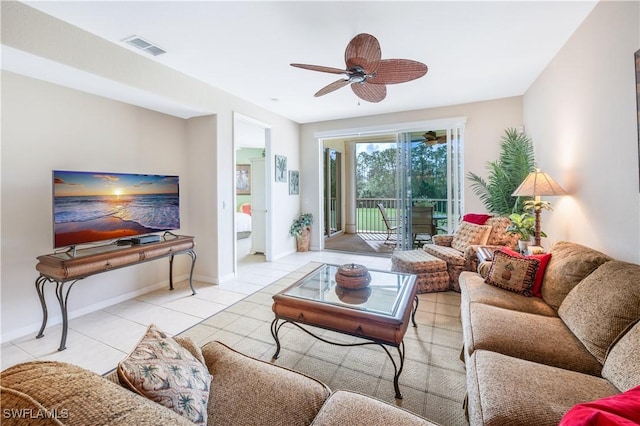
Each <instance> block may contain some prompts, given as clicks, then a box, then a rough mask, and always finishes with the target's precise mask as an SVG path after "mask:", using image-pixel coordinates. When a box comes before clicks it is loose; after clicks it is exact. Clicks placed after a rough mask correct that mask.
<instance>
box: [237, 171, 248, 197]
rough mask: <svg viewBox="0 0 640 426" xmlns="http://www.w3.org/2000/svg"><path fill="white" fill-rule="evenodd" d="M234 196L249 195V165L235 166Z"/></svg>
mask: <svg viewBox="0 0 640 426" xmlns="http://www.w3.org/2000/svg"><path fill="white" fill-rule="evenodd" d="M236 194H237V195H249V194H251V165H250V164H236Z"/></svg>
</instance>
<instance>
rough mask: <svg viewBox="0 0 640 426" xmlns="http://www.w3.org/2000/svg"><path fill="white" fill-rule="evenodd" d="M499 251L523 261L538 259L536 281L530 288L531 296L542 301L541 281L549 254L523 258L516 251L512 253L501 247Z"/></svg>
mask: <svg viewBox="0 0 640 426" xmlns="http://www.w3.org/2000/svg"><path fill="white" fill-rule="evenodd" d="M500 250H502V251H503V252H505V253H507V254H510V255H511V256H520V257H522V258H525V259H538V260H539V261H540V266H538V271H537V272H536V279H535V281H534V282H533V287H531V294H532V295H533V296H535V297H538V298H540V299H542V292H541V291H540V289H541V288H542V281H543V280H544V271H545V270H546V269H547V264H548V263H549V260H550V259H551V253H541V254H532V255H529V256H523V255H521V254H520V253H518V252H517V251H513V250H511V249H510V248H507V247H503V248H501V249H500Z"/></svg>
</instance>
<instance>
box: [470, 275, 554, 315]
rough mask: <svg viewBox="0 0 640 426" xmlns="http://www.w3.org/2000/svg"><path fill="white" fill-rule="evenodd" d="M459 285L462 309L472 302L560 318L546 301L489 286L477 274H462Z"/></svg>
mask: <svg viewBox="0 0 640 426" xmlns="http://www.w3.org/2000/svg"><path fill="white" fill-rule="evenodd" d="M459 283H460V291H461V307H462V308H464V307H465V306H467V305H468V304H469V303H471V302H475V303H485V304H487V305H492V306H498V307H500V308H505V309H511V310H514V311H520V312H528V313H530V314H537V315H546V316H550V317H556V316H558V314H557V312H556V310H555V309H553V308H552V307H551V306H549V305H547V304H546V303H545V302H544V300H542V299H538V298H537V297H526V296H522V295H520V294H516V293H513V292H511V291H506V290H503V289H501V288H498V287H494V286H491V285H487V284H486V283H485V282H484V280H483V279H482V276H480V275H478V274H476V273H475V272H463V273H462V274H460V279H459Z"/></svg>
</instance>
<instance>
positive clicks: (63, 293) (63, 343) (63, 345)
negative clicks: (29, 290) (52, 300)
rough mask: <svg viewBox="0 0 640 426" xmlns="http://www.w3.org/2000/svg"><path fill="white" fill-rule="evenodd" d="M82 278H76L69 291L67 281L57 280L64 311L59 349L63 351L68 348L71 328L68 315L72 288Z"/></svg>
mask: <svg viewBox="0 0 640 426" xmlns="http://www.w3.org/2000/svg"><path fill="white" fill-rule="evenodd" d="M78 281H80V280H75V281H73V282H72V283H71V284H69V287H68V288H67V291H65V290H64V285H65V284H66V283H65V282H59V281H56V297H57V298H58V303H60V312H62V338H61V339H60V347H59V348H58V350H59V351H63V350H65V349H66V348H67V330H68V329H69V319H68V316H67V301H68V299H69V293H71V288H72V287H73V285H74V284H75V283H77V282H78Z"/></svg>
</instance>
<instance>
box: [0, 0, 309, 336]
mask: <svg viewBox="0 0 640 426" xmlns="http://www.w3.org/2000/svg"><path fill="white" fill-rule="evenodd" d="M1 7H2V16H1V18H2V25H1V30H2V44H3V46H8V47H10V48H13V49H18V50H20V51H22V52H25V53H27V54H32V55H36V56H39V57H43V58H46V59H47V60H50V61H53V62H55V63H57V64H60V65H62V66H67V67H71V68H74V69H77V70H80V71H81V72H82V73H89V74H92V75H94V76H96V77H97V79H98V80H100V81H106V80H108V81H112V82H113V83H115V85H116V86H117V87H122V86H123V85H124V86H128V87H130V88H133V89H135V90H141V91H145V92H150V93H153V94H154V96H155V97H156V98H157V99H163V100H164V101H166V102H167V103H171V104H179V105H180V106H184V110H185V111H191V114H192V115H191V116H193V115H199V116H200V117H193V118H190V119H188V120H183V119H180V118H176V117H171V116H168V115H165V114H160V113H156V112H152V111H149V110H146V109H144V108H138V107H133V106H131V105H127V104H123V103H119V102H115V101H110V100H107V99H105V98H101V97H98V96H93V95H87V94H83V93H81V92H78V91H76V90H71V89H66V88H63V87H61V86H56V85H53V84H47V83H42V82H39V81H37V80H34V79H30V78H25V77H19V76H17V75H15V74H12V73H8V72H3V73H2V206H3V208H2V257H1V263H2V283H1V289H2V336H1V340H2V341H6V340H7V339H12V338H14V337H16V336H20V335H24V334H28V333H31V332H34V331H37V329H38V326H39V323H38V321H39V320H40V318H41V312H40V311H39V309H40V308H39V303H38V300H37V297H36V293H35V289H34V286H33V281H34V280H35V278H36V273H35V257H36V256H38V255H40V254H44V253H47V252H50V251H51V242H50V238H51V218H50V215H51V213H50V211H51V207H50V198H51V189H50V188H49V187H48V185H49V184H48V183H46V182H49V180H50V173H51V169H52V168H53V167H54V164H55V167H59V168H75V169H81V170H87V169H99V170H107V171H108V170H112V171H120V170H126V171H133V172H137V171H148V172H150V173H152V172H154V171H155V169H156V168H157V169H158V170H161V171H162V172H164V173H176V174H178V175H180V177H181V191H182V192H183V194H185V195H184V200H183V203H182V209H183V210H184V211H185V214H184V216H183V217H184V219H183V220H184V221H186V224H188V228H185V230H184V233H188V234H192V235H194V236H195V237H196V244H197V251H198V261H197V262H196V271H195V274H196V277H197V278H198V279H200V280H203V281H207V282H221V281H223V280H227V279H230V278H232V277H233V276H234V265H233V250H230V248H231V247H233V242H234V241H235V233H234V231H233V218H234V211H235V208H234V206H233V200H234V193H235V185H234V182H235V180H234V174H235V165H234V162H233V158H234V150H233V113H234V112H239V113H241V114H242V115H244V116H246V117H250V118H252V119H255V120H258V121H260V122H262V123H266V124H267V125H268V126H269V127H270V128H271V132H272V135H273V137H272V146H271V151H272V152H273V153H276V154H280V155H286V156H287V157H288V158H289V161H290V162H289V167H290V168H294V169H299V160H298V159H299V148H298V142H299V139H298V130H299V126H298V124H296V123H294V122H292V121H290V120H287V119H285V118H282V117H280V116H277V115H275V114H273V113H270V112H268V111H265V110H264V109H262V108H259V107H257V106H255V105H252V104H249V103H248V102H246V101H244V100H241V99H239V98H236V97H233V96H231V95H229V94H228V93H225V92H223V91H221V90H218V89H216V88H213V87H211V86H208V85H206V84H204V83H202V82H201V81H198V80H195V79H193V78H190V77H188V76H186V75H184V74H181V73H179V72H176V71H174V70H171V69H169V68H167V67H165V66H163V65H161V64H159V63H158V62H156V61H153V60H151V59H149V58H146V57H144V56H142V55H139V54H137V53H134V52H131V51H129V50H128V49H125V48H122V47H119V46H117V45H115V44H113V43H110V42H107V41H106V40H104V39H101V38H99V37H96V36H94V35H92V34H90V33H87V32H85V31H82V30H80V29H78V28H77V27H73V26H71V25H68V24H66V23H64V22H62V21H59V20H57V19H55V18H52V17H50V16H47V15H45V14H43V13H41V12H38V11H37V10H35V9H33V8H30V7H29V6H26V5H25V4H22V3H18V2H2V3H1ZM45 71H46V70H45ZM177 128H179V129H180V130H179V132H178V130H176V129H177ZM114 140H117V141H116V142H114ZM25 141H29V143H25ZM114 143H115V144H116V147H117V149H112V148H113V147H114V145H113V144H114ZM71 148H72V149H71ZM67 151H68V152H67ZM267 161H268V164H271V165H273V156H271V158H268V159H267ZM174 168H177V169H178V170H177V171H175V172H174V171H173V169H174ZM150 169H151V170H150ZM27 171H29V174H27V173H26V172H27ZM14 172H15V173H14ZM270 184H271V185H272V203H273V205H276V206H278V214H277V215H273V217H272V218H271V222H270V223H269V224H268V226H270V227H271V229H272V233H273V235H274V238H273V239H274V244H273V257H274V258H277V257H281V256H284V255H285V254H286V253H289V252H293V251H295V241H294V239H293V238H291V237H290V236H289V234H288V229H289V226H290V224H291V221H292V220H293V218H294V217H295V216H296V215H297V212H298V211H299V203H300V196H289V194H288V186H287V185H286V184H281V183H280V184H275V183H273V182H271V183H270ZM32 192H33V193H34V194H35V195H31V193H32ZM25 194H28V196H25ZM46 203H48V204H46ZM21 205H26V206H27V207H28V208H29V210H28V212H27V213H24V211H23V210H22V209H19V210H18V209H15V210H14V208H7V206H21ZM25 211H26V209H25ZM183 223H185V222H183ZM26 228H28V229H26ZM23 231H24V232H23ZM140 268H141V269H140ZM166 269H167V268H166V265H164V264H162V262H160V261H159V262H151V263H149V264H146V265H143V266H140V267H136V268H126V269H122V270H118V271H114V272H112V273H110V274H105V275H104V278H102V277H98V276H96V277H93V278H91V279H90V280H87V282H86V283H82V284H78V285H77V286H76V287H78V288H77V289H76V288H74V294H73V297H72V298H71V301H70V305H69V308H70V310H71V316H74V315H79V314H82V313H84V312H85V311H84V309H97V308H100V307H102V306H105V305H108V304H111V303H115V302H117V301H119V300H121V299H122V298H125V299H126V298H130V297H132V295H135V294H137V293H138V292H140V291H143V289H145V288H148V286H149V285H163V283H162V281H163V280H166V279H167V276H166ZM112 281H115V282H116V283H115V284H113V283H112ZM107 282H109V285H108V286H107V285H106V284H105V283H107ZM82 287H84V288H85V289H81V288H82ZM105 289H106V291H105ZM76 292H78V295H76V294H75V293H76ZM53 302H55V299H53V301H51V303H53ZM50 306H56V305H55V304H52V305H50ZM50 314H51V318H50V324H56V323H57V322H59V319H60V317H59V315H58V312H57V311H56V310H55V309H52V310H51V312H50Z"/></svg>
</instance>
